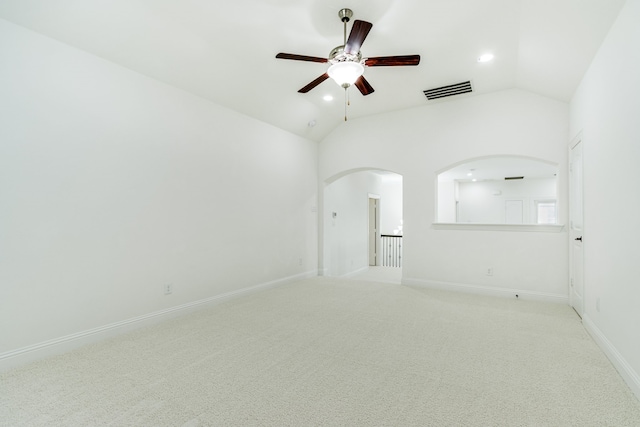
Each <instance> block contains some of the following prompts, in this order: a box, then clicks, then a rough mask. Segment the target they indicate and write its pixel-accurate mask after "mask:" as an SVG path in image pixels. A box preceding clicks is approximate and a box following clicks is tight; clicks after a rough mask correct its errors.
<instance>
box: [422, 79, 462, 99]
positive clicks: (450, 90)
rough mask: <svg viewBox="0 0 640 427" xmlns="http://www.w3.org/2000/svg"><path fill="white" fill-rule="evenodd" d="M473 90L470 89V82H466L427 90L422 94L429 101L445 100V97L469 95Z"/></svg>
mask: <svg viewBox="0 0 640 427" xmlns="http://www.w3.org/2000/svg"><path fill="white" fill-rule="evenodd" d="M472 91H473V89H472V88H471V81H466V82H462V83H456V84H453V85H448V86H442V87H437V88H435V89H427V90H425V91H423V92H424V96H426V97H427V99H428V100H429V101H431V100H433V99H438V98H445V97H447V96H453V95H461V94H463V93H470V92H472Z"/></svg>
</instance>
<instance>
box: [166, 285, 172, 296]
mask: <svg viewBox="0 0 640 427" xmlns="http://www.w3.org/2000/svg"><path fill="white" fill-rule="evenodd" d="M172 293H173V283H167V284H166V285H164V294H165V295H171V294H172Z"/></svg>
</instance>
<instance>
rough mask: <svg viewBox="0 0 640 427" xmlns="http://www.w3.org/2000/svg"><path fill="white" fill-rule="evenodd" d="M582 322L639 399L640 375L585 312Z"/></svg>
mask: <svg viewBox="0 0 640 427" xmlns="http://www.w3.org/2000/svg"><path fill="white" fill-rule="evenodd" d="M582 324H583V325H584V327H585V329H586V330H587V332H589V334H590V335H591V337H592V338H593V340H594V341H595V342H596V344H598V346H599V347H600V348H601V349H602V351H603V352H604V354H605V355H606V356H607V357H608V358H609V360H610V361H611V364H612V365H613V366H614V367H615V368H616V370H617V371H618V373H619V374H620V376H621V377H622V379H624V381H625V382H626V383H627V385H628V386H629V388H630V389H631V391H633V393H634V394H635V395H636V397H637V398H638V399H640V375H638V373H637V372H636V371H635V370H634V369H633V368H632V367H631V365H629V363H627V361H626V359H625V358H624V357H622V355H621V354H620V352H619V351H618V349H616V348H615V347H614V345H613V344H611V341H609V340H608V339H607V337H606V336H605V335H604V334H603V333H602V331H601V330H600V329H599V328H598V327H597V326H596V325H595V324H594V323H593V322H592V321H591V319H590V318H589V317H588V316H587V315H586V314H585V315H584V316H583V317H582Z"/></svg>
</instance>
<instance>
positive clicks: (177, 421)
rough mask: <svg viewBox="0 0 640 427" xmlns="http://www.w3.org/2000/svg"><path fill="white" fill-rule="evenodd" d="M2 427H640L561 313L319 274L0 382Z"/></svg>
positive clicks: (606, 368) (575, 323) (574, 320)
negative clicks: (570, 426) (319, 275)
mask: <svg viewBox="0 0 640 427" xmlns="http://www.w3.org/2000/svg"><path fill="white" fill-rule="evenodd" d="M0 405H1V409H0V425H3V426H103V425H109V426H529V425H530V426H569V425H576V426H639V425H640V403H639V402H638V400H637V399H636V398H635V397H634V396H633V395H632V393H631V391H630V390H629V388H628V387H627V386H626V385H625V384H624V382H623V381H622V379H621V378H620V376H619V375H618V374H617V373H616V371H615V369H614V368H613V367H612V366H611V364H610V363H609V361H608V360H607V359H606V358H605V356H604V355H603V353H602V352H601V351H600V350H599V349H598V348H597V346H596V345H595V344H594V342H593V341H592V340H591V338H590V337H589V336H588V335H587V333H586V332H585V331H584V329H583V328H582V326H581V324H580V320H579V319H578V317H577V316H576V315H575V314H574V313H573V311H572V310H571V309H570V308H569V307H566V306H563V305H556V304H547V303H539V302H531V301H523V300H515V299H514V300H511V299H500V298H490V297H482V296H475V295H465V294H459V293H446V292H436V291H426V290H418V289H413V288H409V287H406V286H398V285H390V284H380V283H371V282H363V281H356V280H336V279H329V278H314V279H309V280H304V281H300V282H296V283H293V284H290V285H286V286H282V287H279V288H275V289H271V290H267V291H264V292H261V293H258V294H254V295H250V296H247V297H243V298H240V299H237V300H234V301H230V302H227V303H225V304H222V305H218V306H215V307H211V308H208V309H205V310H203V311H200V312H198V313H195V314H191V315H188V316H184V317H182V318H180V319H174V320H170V321H168V322H166V323H163V324H160V325H157V326H154V327H151V328H147V329H144V330H140V331H137V332H134V333H132V334H128V335H125V336H122V337H119V338H116V339H112V340H109V341H105V342H102V343H99V344H96V345H93V346H89V347H86V348H83V349H80V350H78V351H75V352H72V353H69V354H66V355H63V356H60V357H55V358H51V359H48V360H45V361H42V362H38V363H35V364H31V365H29V366H26V367H24V368H19V369H16V370H13V371H10V372H8V373H5V374H3V375H2V376H0Z"/></svg>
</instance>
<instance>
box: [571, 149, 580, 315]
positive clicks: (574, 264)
mask: <svg viewBox="0 0 640 427" xmlns="http://www.w3.org/2000/svg"><path fill="white" fill-rule="evenodd" d="M570 162H571V163H570V164H569V173H570V186H569V191H570V202H571V205H570V209H569V218H570V231H569V237H570V239H571V240H570V247H571V249H570V251H571V278H570V286H569V303H570V304H571V306H572V307H573V309H574V310H575V311H576V313H578V315H580V317H582V312H583V310H584V255H583V247H582V245H583V240H582V235H583V233H584V224H583V201H582V142H581V141H580V140H578V142H577V143H576V144H575V145H573V146H572V147H571V155H570Z"/></svg>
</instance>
